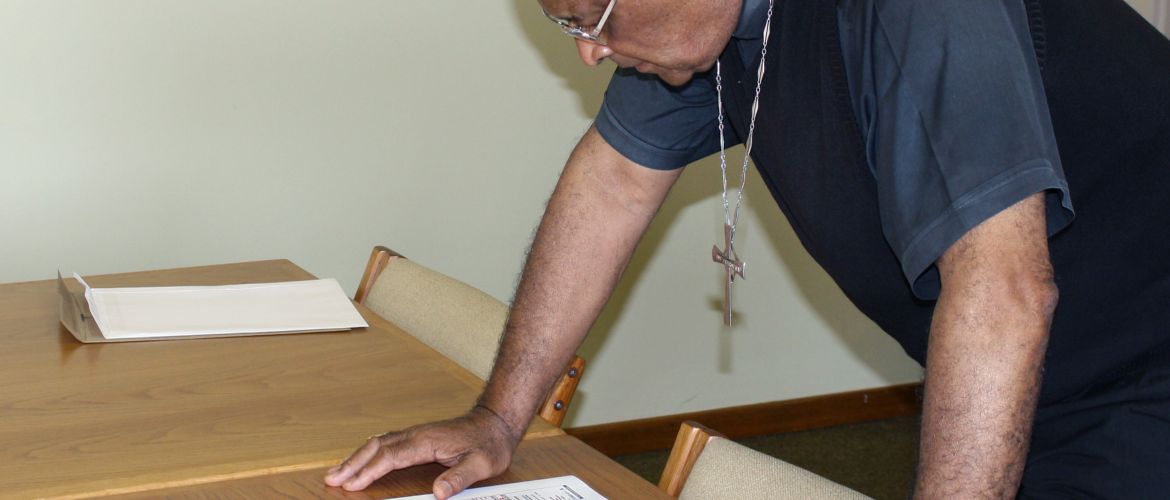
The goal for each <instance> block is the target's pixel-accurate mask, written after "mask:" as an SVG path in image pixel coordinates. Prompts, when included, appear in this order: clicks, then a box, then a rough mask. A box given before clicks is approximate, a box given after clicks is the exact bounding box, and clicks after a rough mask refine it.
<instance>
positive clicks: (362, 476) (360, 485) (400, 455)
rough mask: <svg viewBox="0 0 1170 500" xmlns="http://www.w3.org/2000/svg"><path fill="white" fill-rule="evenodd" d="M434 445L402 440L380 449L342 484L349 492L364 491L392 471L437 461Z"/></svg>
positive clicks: (426, 442)
mask: <svg viewBox="0 0 1170 500" xmlns="http://www.w3.org/2000/svg"><path fill="white" fill-rule="evenodd" d="M433 444H434V443H432V442H430V441H429V440H421V439H402V440H395V441H394V442H391V443H385V444H383V445H381V446H380V447H378V449H377V450H376V451H375V453H374V455H373V456H372V457H371V458H370V459H369V460H367V461H366V462H365V463H364V464H362V466H361V467H360V468H359V469H358V470H357V471H356V472H354V473H353V474H352V477H350V478H349V479H348V480H347V481H345V482H343V483H342V484H341V487H342V488H345V489H346V490H349V491H358V490H363V489H365V488H366V487H367V486H369V485H370V484H371V483H373V482H374V481H377V480H378V478H380V477H382V476H385V475H386V474H388V473H390V472H391V471H395V470H398V469H405V468H407V467H411V466H415V465H419V464H428V463H431V462H434V461H435V452H434V446H433Z"/></svg>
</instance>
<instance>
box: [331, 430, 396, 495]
mask: <svg viewBox="0 0 1170 500" xmlns="http://www.w3.org/2000/svg"><path fill="white" fill-rule="evenodd" d="M381 444H382V443H381V439H380V438H378V437H377V436H374V437H371V438H370V439H369V440H367V441H366V444H364V445H362V447H361V448H358V449H357V450H355V451H354V452H353V453H351V454H350V455H349V457H348V458H346V459H345V460H344V461H342V462H341V463H340V464H338V465H336V466H334V467H333V468H331V469H329V471H327V472H326V474H325V484H328V485H329V486H341V485H342V484H344V483H345V482H346V481H348V480H349V479H350V478H351V477H353V475H354V473H356V472H357V471H359V470H361V468H362V467H363V466H365V465H366V462H369V461H370V459H371V458H373V457H374V455H375V454H377V453H378V449H379V448H381Z"/></svg>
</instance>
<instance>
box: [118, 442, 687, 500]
mask: <svg viewBox="0 0 1170 500" xmlns="http://www.w3.org/2000/svg"><path fill="white" fill-rule="evenodd" d="M443 470H445V469H444V468H443V467H442V466H440V465H436V464H431V465H423V466H418V467H412V468H409V469H404V470H400V471H395V472H392V473H390V474H388V475H386V476H385V477H383V478H382V479H381V480H379V481H378V482H376V483H374V484H372V485H370V487H369V488H366V489H365V490H363V491H357V492H348V491H345V490H342V489H340V488H332V487H329V486H326V485H325V484H324V483H322V482H321V478H322V477H324V476H325V468H320V469H313V470H303V471H294V472H286V473H282V474H274V475H268V476H260V477H251V478H244V479H238V480H232V481H222V482H218V483H212V484H205V485H199V486H193V487H180V488H168V489H162V490H155V491H150V492H144V493H137V494H131V495H125V496H117V497H114V498H116V499H117V500H130V499H135V500H137V499H147V498H170V499H212V498H334V499H350V500H372V499H382V498H388V497H400V496H409V495H420V494H425V493H430V492H431V484H432V483H433V482H434V480H435V478H436V477H438V475H439V474H440V473H442V472H443ZM567 475H575V476H577V477H579V478H581V480H582V481H585V483H586V484H588V485H589V486H590V487H592V488H593V489H594V490H597V492H598V493H601V494H602V495H604V496H606V497H607V498H610V499H613V500H622V499H628V498H637V499H656V498H657V499H669V498H671V497H669V496H667V495H666V493H663V492H662V490H660V489H658V487H657V486H654V485H653V484H650V483H648V482H646V480H644V479H642V478H641V477H639V476H637V475H635V474H634V473H633V472H630V471H629V470H627V469H625V468H624V467H622V466H621V465H618V464H617V463H616V462H614V461H613V460H610V459H609V457H606V456H605V455H602V454H601V452H599V451H597V450H594V449H593V448H590V447H589V446H587V445H586V444H585V443H583V442H581V441H579V440H577V438H574V437H572V436H568V435H560V436H553V437H539V438H531V439H526V440H524V441H523V442H521V443H520V448H519V449H517V450H516V454H515V456H514V459H513V461H512V466H511V467H509V468H508V471H507V472H505V473H504V474H503V475H501V476H499V477H497V478H494V479H491V480H488V481H484V482H482V483H479V484H477V485H476V486H484V485H489V484H500V483H510V482H516V481H526V480H530V479H539V478H546V477H557V476H567Z"/></svg>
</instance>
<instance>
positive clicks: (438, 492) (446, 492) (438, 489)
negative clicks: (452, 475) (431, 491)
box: [435, 481, 455, 498]
mask: <svg viewBox="0 0 1170 500" xmlns="http://www.w3.org/2000/svg"><path fill="white" fill-rule="evenodd" d="M454 489H455V488H454V487H452V486H451V483H448V482H447V481H439V482H437V483H435V496H436V497H439V498H447V497H449V496H451V492H452V490H454Z"/></svg>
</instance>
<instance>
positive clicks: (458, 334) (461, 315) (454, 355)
mask: <svg viewBox="0 0 1170 500" xmlns="http://www.w3.org/2000/svg"><path fill="white" fill-rule="evenodd" d="M365 305H366V307H369V308H370V309H371V310H373V311H374V312H376V313H378V315H380V316H382V317H383V318H386V319H387V320H389V321H390V322H391V323H394V324H395V325H397V326H398V327H399V328H401V329H403V330H405V331H406V332H407V333H410V334H411V335H413V336H415V337H416V338H418V339H419V340H421V341H423V342H424V343H426V344H427V345H429V346H431V347H433V348H434V349H435V350H437V351H439V352H441V353H443V355H444V356H447V357H448V358H451V359H452V360H454V361H455V362H456V363H459V364H460V365H461V366H463V367H464V368H467V369H468V370H469V371H470V372H471V373H474V374H475V375H476V376H478V377H479V378H482V379H485V380H486V379H487V378H488V375H489V374H490V373H491V369H492V362H493V361H494V358H495V355H496V347H497V345H498V344H499V340H500V335H501V334H502V333H503V331H504V322H505V321H506V320H507V319H508V307H507V306H505V305H504V303H503V302H500V301H498V300H496V299H495V298H493V297H492V296H490V295H488V294H486V293H483V292H482V291H480V290H479V289H476V288H474V287H472V286H471V285H468V284H466V283H463V282H462V281H459V280H456V279H454V278H451V277H449V276H446V275H444V274H441V273H438V272H436V271H432V270H430V269H428V268H426V267H423V266H421V265H419V264H416V263H414V262H413V261H410V260H408V259H402V258H395V259H391V260H390V263H389V264H388V265H387V266H386V269H384V270H383V271H382V274H380V275H379V276H378V279H377V280H376V281H375V282H374V286H372V287H371V288H370V292H369V295H368V296H367V297H366V302H365Z"/></svg>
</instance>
